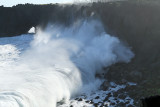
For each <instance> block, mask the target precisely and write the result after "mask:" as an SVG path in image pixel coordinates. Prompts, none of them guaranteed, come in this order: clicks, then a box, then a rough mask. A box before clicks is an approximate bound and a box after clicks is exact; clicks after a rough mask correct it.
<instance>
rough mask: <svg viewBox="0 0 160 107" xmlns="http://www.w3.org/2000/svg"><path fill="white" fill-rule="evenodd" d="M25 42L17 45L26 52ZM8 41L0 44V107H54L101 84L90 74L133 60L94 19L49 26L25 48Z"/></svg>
mask: <svg viewBox="0 0 160 107" xmlns="http://www.w3.org/2000/svg"><path fill="white" fill-rule="evenodd" d="M28 37H29V38H31V37H30V36H28ZM18 38H20V37H18ZM2 39H3V38H2ZM7 39H9V38H7ZM25 40H27V42H26V41H25ZM29 40H32V39H27V38H26V39H24V40H22V41H23V43H22V44H23V45H22V44H21V45H22V47H23V46H24V47H25V46H26V47H28V45H27V44H28V41H29ZM22 41H21V42H22ZM12 42H14V41H10V42H9V43H4V44H1V45H0V50H1V52H0V58H2V59H3V60H1V59H0V66H1V65H2V63H5V62H7V60H8V59H9V60H12V61H11V62H10V63H8V62H7V63H6V64H5V65H3V66H2V68H1V69H0V86H1V88H0V107H45V106H47V107H55V106H56V103H57V102H59V101H62V100H63V101H66V100H69V99H70V98H71V97H73V96H76V95H77V94H79V93H81V92H84V90H85V91H91V90H93V89H97V88H98V86H99V85H100V83H101V80H98V79H96V78H95V74H96V73H100V72H101V71H103V69H102V68H103V67H107V66H110V65H111V64H114V63H116V62H129V61H130V59H131V58H132V57H133V56H134V54H133V53H132V52H131V51H130V49H129V48H128V47H126V46H124V45H123V44H122V43H121V42H120V41H119V39H118V38H116V37H112V36H110V35H108V34H106V33H105V32H104V30H103V26H102V24H101V23H100V22H99V21H96V20H91V21H79V22H78V23H75V24H74V25H73V26H71V27H68V28H66V27H63V26H60V25H49V26H48V27H47V28H46V29H45V31H39V32H38V33H37V34H36V35H35V36H34V39H33V41H32V42H31V43H30V46H29V48H24V49H22V47H21V45H20V46H19V45H17V44H14V43H12ZM4 48H7V49H8V51H6V50H5V49H4ZM20 53H21V54H20ZM4 56H7V57H4ZM10 56H11V57H10Z"/></svg>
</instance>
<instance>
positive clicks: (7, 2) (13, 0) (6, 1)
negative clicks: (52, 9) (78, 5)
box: [0, 0, 74, 7]
mask: <svg viewBox="0 0 160 107" xmlns="http://www.w3.org/2000/svg"><path fill="white" fill-rule="evenodd" d="M73 1H74V0H0V6H1V5H3V6H5V7H11V6H13V5H16V4H25V3H33V4H48V3H71V2H73Z"/></svg>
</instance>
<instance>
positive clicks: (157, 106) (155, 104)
mask: <svg viewBox="0 0 160 107" xmlns="http://www.w3.org/2000/svg"><path fill="white" fill-rule="evenodd" d="M141 101H142V105H141V107H160V96H151V97H148V98H145V99H142V100H141Z"/></svg>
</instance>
